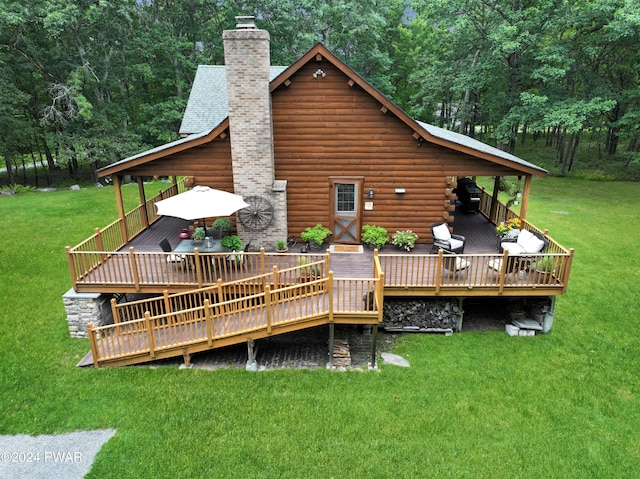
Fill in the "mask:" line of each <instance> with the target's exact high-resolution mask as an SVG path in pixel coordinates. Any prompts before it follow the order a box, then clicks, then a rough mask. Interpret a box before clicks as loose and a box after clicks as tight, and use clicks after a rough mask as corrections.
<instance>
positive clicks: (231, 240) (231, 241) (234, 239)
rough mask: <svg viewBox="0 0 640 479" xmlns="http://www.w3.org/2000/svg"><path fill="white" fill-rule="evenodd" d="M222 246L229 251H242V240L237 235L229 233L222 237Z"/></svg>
mask: <svg viewBox="0 0 640 479" xmlns="http://www.w3.org/2000/svg"><path fill="white" fill-rule="evenodd" d="M221 244H222V247H223V248H225V249H228V250H229V251H242V240H241V239H240V237H238V236H236V235H229V236H225V237H224V238H222V243H221Z"/></svg>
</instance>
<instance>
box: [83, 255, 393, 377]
mask: <svg viewBox="0 0 640 479" xmlns="http://www.w3.org/2000/svg"><path fill="white" fill-rule="evenodd" d="M328 259H329V256H328V255H326V258H325V259H322V260H320V261H318V262H316V263H315V264H314V266H318V265H323V264H324V266H325V267H324V268H323V271H325V272H326V271H327V268H326V263H325V261H326V260H328ZM376 263H377V266H374V268H375V271H376V272H375V273H374V274H376V275H377V276H376V277H374V278H371V279H343V278H334V277H333V273H331V272H328V273H327V274H325V275H324V276H323V277H320V278H318V279H314V280H311V281H306V282H302V283H300V282H296V283H293V284H287V283H288V278H289V277H290V274H289V273H290V271H298V273H299V272H300V268H301V266H296V267H294V268H289V270H290V271H286V270H278V268H277V267H275V266H274V268H273V271H272V272H271V273H268V274H265V275H260V276H256V277H252V278H246V279H245V280H243V281H238V282H234V283H228V284H223V283H222V282H221V281H219V282H218V283H217V284H216V285H215V286H212V287H210V288H204V289H199V290H197V291H192V292H189V293H184V294H182V293H181V294H175V295H168V294H164V295H163V296H162V297H160V298H154V299H152V300H149V301H138V302H135V303H127V304H125V305H116V304H115V303H112V306H113V308H114V312H115V314H114V317H117V321H116V322H114V324H112V325H108V326H100V327H97V328H94V327H93V326H92V325H89V338H90V344H91V353H92V356H93V363H94V366H95V367H99V366H101V365H104V364H133V363H137V362H144V361H149V360H153V359H160V358H165V357H171V356H176V355H184V354H191V353H192V352H197V351H202V350H205V349H211V348H214V347H220V346H226V345H229V344H235V343H239V342H243V341H246V340H247V339H252V340H253V339H257V338H259V337H265V336H268V335H272V334H278V333H280V332H289V331H293V330H296V329H304V328H307V327H310V326H315V325H318V324H324V323H334V322H336V323H339V322H348V323H349V324H358V323H359V324H378V323H380V322H381V321H382V307H383V301H384V294H383V289H382V281H383V276H384V275H383V273H382V271H381V267H380V263H379V261H376ZM306 266H308V265H305V267H306ZM298 280H300V278H299V277H298ZM260 283H262V284H263V289H262V290H261V291H259V292H257V293H254V294H249V295H245V294H242V295H239V296H238V295H237V294H236V293H237V292H238V288H242V287H243V284H244V285H245V286H246V285H255V284H260ZM336 285H338V287H337V288H336ZM336 291H338V292H339V293H338V294H336ZM243 292H246V290H245V291H243ZM226 298H229V299H226ZM184 305H192V306H191V307H188V308H185V307H183V306H184ZM176 306H180V307H179V309H174V308H175V307H176ZM134 318H135V319H134Z"/></svg>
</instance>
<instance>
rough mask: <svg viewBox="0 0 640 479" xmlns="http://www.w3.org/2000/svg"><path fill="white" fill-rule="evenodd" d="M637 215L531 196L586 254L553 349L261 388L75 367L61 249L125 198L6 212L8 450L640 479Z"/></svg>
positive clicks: (593, 188) (599, 195)
mask: <svg viewBox="0 0 640 479" xmlns="http://www.w3.org/2000/svg"><path fill="white" fill-rule="evenodd" d="M151 188H153V187H151ZM152 191H157V186H156V187H155V190H152ZM125 192H126V194H127V196H128V199H127V201H128V202H133V201H134V199H135V197H136V195H137V188H135V186H134V187H130V188H126V189H125ZM639 205H640V185H639V184H637V183H609V182H586V181H582V180H577V179H559V178H548V179H544V180H540V179H537V180H534V184H533V191H532V198H531V202H530V207H529V216H528V218H529V219H530V220H532V221H533V223H534V224H536V225H538V226H542V227H545V228H549V230H550V234H551V236H553V237H554V238H555V239H557V240H558V241H559V242H560V243H561V244H563V245H565V246H568V247H573V248H575V249H576V254H575V260H574V264H573V271H572V273H573V274H572V277H571V282H570V285H569V291H568V292H567V294H566V295H564V296H562V297H561V298H559V299H558V301H557V305H556V306H557V307H556V315H555V323H554V329H553V332H552V333H551V334H548V335H542V336H537V337H535V338H518V337H509V336H508V335H507V334H505V333H502V332H486V333H462V334H454V335H453V336H451V337H445V336H442V335H413V336H407V337H405V338H403V339H401V340H400V341H399V342H398V343H397V347H396V352H397V353H399V354H401V355H403V356H404V357H406V358H407V359H408V360H409V361H410V362H411V368H409V369H405V368H397V367H393V366H384V365H383V366H381V368H380V371H378V372H366V373H362V372H347V373H338V372H330V371H327V370H317V371H301V370H282V371H268V372H260V373H249V372H246V371H244V370H243V369H240V370H230V369H229V370H217V371H205V370H193V369H192V370H179V369H177V368H176V367H159V368H154V369H152V368H149V367H129V368H114V369H104V370H95V369H77V368H75V364H76V363H77V361H78V360H79V359H80V358H81V357H82V356H83V355H84V354H85V353H86V352H87V351H88V349H89V345H88V341H87V340H80V339H71V338H70V337H69V333H68V330H67V324H66V320H65V314H64V308H63V304H62V298H61V296H62V294H63V293H65V292H66V291H67V290H68V289H69V287H70V279H69V274H68V271H67V266H66V260H65V255H64V246H65V245H73V244H76V243H78V242H79V241H80V240H82V239H84V238H86V237H87V236H88V235H89V234H90V233H91V231H92V230H93V228H95V227H101V226H105V225H106V224H108V223H109V222H111V221H112V220H113V219H115V216H116V212H115V206H114V197H113V190H112V188H104V189H100V190H93V189H90V190H83V191H61V192H55V193H25V194H21V195H16V196H13V197H1V198H0V253H1V254H0V278H1V280H0V281H1V282H2V295H1V296H0V325H1V328H2V330H1V334H0V351H1V353H0V408H1V412H2V413H1V414H0V433H3V434H17V433H26V434H44V433H62V432H71V431H76V430H88V429H106V428H114V429H116V430H117V433H116V435H115V436H114V437H113V438H112V439H111V440H110V441H109V442H108V443H107V444H106V445H105V446H104V447H103V448H102V450H101V452H100V453H99V455H98V456H97V458H96V461H95V463H94V467H93V469H92V472H91V473H90V474H89V476H88V477H91V478H101V479H102V478H118V479H121V478H131V477H139V478H149V477H155V478H177V477H180V478H213V477H256V478H257V477H265V478H272V477H283V478H301V477H305V478H306V477H309V478H316V477H317V478H329V477H336V478H362V477H376V478H378V477H380V478H386V477H388V478H399V477H438V478H441V477H452V478H461V477H470V478H471V477H473V478H477V477H484V478H514V477H520V478H542V477H544V478H550V477H555V478H585V477H603V478H613V477H616V478H618V477H636V475H637V471H638V466H639V464H640V434H639V433H638V431H640V400H639V397H640V387H639V386H640V384H639V382H640V359H639V358H640V340H639V339H640V332H639V331H638V327H639V323H640V319H639V315H638V312H639V311H640V300H639V297H640V295H639V294H638V285H639V284H640V277H639V272H640V266H639V264H640V263H639V262H638V259H639V256H640V254H639V252H638V251H639V249H638V246H637V244H636V243H637V241H638V238H640V226H639V224H640V221H639V220H640V212H639V211H638V206H639Z"/></svg>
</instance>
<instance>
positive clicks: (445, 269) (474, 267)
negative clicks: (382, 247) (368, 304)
mask: <svg viewBox="0 0 640 479" xmlns="http://www.w3.org/2000/svg"><path fill="white" fill-rule="evenodd" d="M525 227H526V228H527V229H529V228H530V229H531V230H532V231H538V232H540V231H539V230H537V229H536V228H534V227H533V226H532V225H531V224H529V223H527V222H525ZM545 233H546V232H545ZM545 237H546V238H547V240H548V241H549V246H548V247H547V249H546V251H545V252H544V253H541V254H523V255H509V254H508V252H507V251H505V252H504V253H496V254H462V255H447V254H444V253H443V252H442V251H439V252H438V254H423V255H420V254H405V255H399V254H378V253H376V256H377V257H378V258H379V259H380V263H381V265H382V270H383V271H384V273H385V275H384V288H385V294H390V295H402V296H404V295H406V296H413V295H419V294H426V295H431V294H432V295H449V296H458V295H467V296H473V295H478V296H480V295H487V294H491V293H494V292H495V293H497V294H499V295H501V294H506V293H509V294H513V295H516V294H521V295H558V294H562V293H564V292H565V291H566V288H567V284H568V281H569V274H570V271H571V263H572V261H573V253H574V252H573V249H571V250H567V249H565V248H563V247H562V246H561V245H560V244H558V243H557V242H556V241H555V240H553V238H550V237H549V236H548V235H546V234H545ZM460 264H463V265H464V267H461V266H460ZM543 264H544V265H546V266H545V268H544V269H543V268H542V267H541V266H542V265H543Z"/></svg>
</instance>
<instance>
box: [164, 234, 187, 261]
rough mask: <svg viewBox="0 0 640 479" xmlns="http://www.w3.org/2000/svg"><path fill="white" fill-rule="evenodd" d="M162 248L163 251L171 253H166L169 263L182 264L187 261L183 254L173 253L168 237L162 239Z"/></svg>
mask: <svg viewBox="0 0 640 479" xmlns="http://www.w3.org/2000/svg"><path fill="white" fill-rule="evenodd" d="M160 248H162V251H164V252H165V253H170V254H168V255H166V261H167V263H169V264H176V263H177V264H182V265H184V264H185V263H186V262H187V257H186V256H184V255H181V254H175V253H171V251H172V249H171V243H169V240H168V239H167V238H165V239H163V240H162V241H160Z"/></svg>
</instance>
